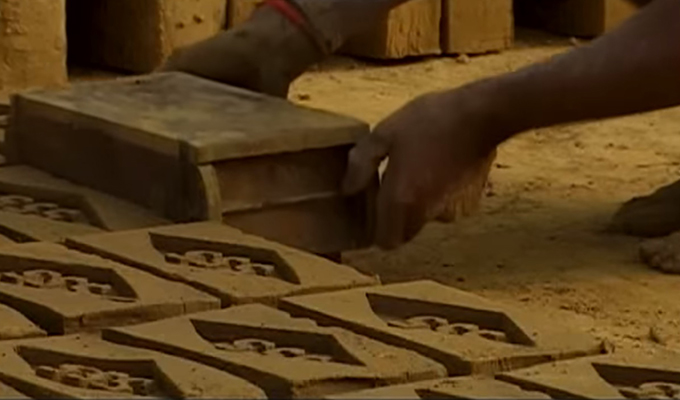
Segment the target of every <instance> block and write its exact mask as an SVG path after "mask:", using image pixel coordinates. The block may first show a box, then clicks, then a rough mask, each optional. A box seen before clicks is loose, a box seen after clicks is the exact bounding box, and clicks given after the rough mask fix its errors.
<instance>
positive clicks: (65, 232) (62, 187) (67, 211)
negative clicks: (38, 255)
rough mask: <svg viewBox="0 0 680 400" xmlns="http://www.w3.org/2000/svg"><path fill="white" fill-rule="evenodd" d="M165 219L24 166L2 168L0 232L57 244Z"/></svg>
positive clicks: (13, 238) (22, 239)
mask: <svg viewBox="0 0 680 400" xmlns="http://www.w3.org/2000/svg"><path fill="white" fill-rule="evenodd" d="M166 223H167V221H166V220H163V219H161V218H159V217H156V216H153V215H152V214H151V213H150V212H148V211H146V210H144V209H142V208H141V207H139V206H136V205H133V204H131V203H129V202H127V201H123V200H119V199H116V198H114V197H112V196H110V195H107V194H104V193H101V192H97V191H95V190H92V189H88V188H86V187H82V186H78V185H74V184H72V183H70V182H67V181H65V180H62V179H58V178H55V177H54V176H51V175H49V174H47V173H44V172H42V171H39V170H36V169H33V168H30V167H26V166H20V165H17V166H7V167H3V168H0V234H2V235H3V236H5V237H6V238H7V239H8V240H4V241H3V240H0V243H7V242H9V241H10V240H11V241H14V242H27V241H48V242H60V241H62V240H63V239H64V238H65V237H67V236H74V235H83V234H92V233H98V232H104V231H115V230H124V229H135V228H142V227H149V226H158V225H162V224H166Z"/></svg>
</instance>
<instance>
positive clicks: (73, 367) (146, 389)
mask: <svg viewBox="0 0 680 400" xmlns="http://www.w3.org/2000/svg"><path fill="white" fill-rule="evenodd" d="M35 374H36V375H37V376H39V377H41V378H45V379H49V380H51V381H53V382H57V383H61V384H63V385H67V386H72V387H76V388H83V389H93V390H101V391H105V392H109V393H115V394H117V395H126V394H127V395H136V396H161V395H162V393H161V391H160V390H159V388H158V387H157V385H156V382H154V381H153V380H151V379H147V378H143V377H135V376H130V375H129V374H127V373H125V372H120V371H103V370H101V369H99V368H95V367H91V366H86V365H79V364H60V365H59V366H57V367H53V366H50V365H39V366H37V367H35Z"/></svg>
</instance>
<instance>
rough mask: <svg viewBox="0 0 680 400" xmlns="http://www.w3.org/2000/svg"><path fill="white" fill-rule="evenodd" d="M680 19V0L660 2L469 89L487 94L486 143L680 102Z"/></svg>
mask: <svg viewBox="0 0 680 400" xmlns="http://www.w3.org/2000/svg"><path fill="white" fill-rule="evenodd" d="M679 17H680V0H655V1H653V2H652V3H651V4H650V5H648V6H647V7H646V8H644V9H643V10H642V11H640V12H639V14H638V15H636V16H635V17H633V18H631V20H629V21H628V22H626V23H624V24H623V25H622V26H621V27H620V28H618V29H616V30H615V31H613V32H611V33H610V34H607V35H605V36H602V37H601V38H599V39H597V40H595V41H593V42H592V43H591V44H589V45H587V46H583V47H580V48H578V49H575V50H573V51H571V52H569V53H566V54H563V55H560V56H557V57H555V58H554V59H552V60H551V61H549V62H546V63H542V64H536V65H533V66H530V67H527V68H524V69H522V70H519V71H517V72H515V73H511V74H507V75H503V76H500V77H496V78H491V79H487V80H484V81H480V82H477V83H473V84H471V85H468V86H467V87H463V88H461V89H460V90H459V91H460V92H474V96H472V98H475V99H479V100H478V101H479V102H480V104H479V110H483V111H482V112H480V117H481V118H483V121H480V123H482V124H484V125H485V128H486V129H483V130H482V131H483V132H485V135H487V136H486V137H484V138H482V139H483V140H484V142H485V145H486V146H487V147H494V146H496V145H497V144H499V143H501V142H502V141H504V140H506V139H508V138H509V137H511V136H513V135H515V134H517V133H520V132H523V131H526V130H528V129H532V128H538V127H546V126H551V125H556V124H561V123H569V122H577V121H584V120H590V119H600V118H609V117H616V116H622V115H627V114H633V113H639V112H645V111H651V110H657V109H662V108H666V107H672V106H677V105H680V23H678V18H679ZM456 92H458V91H453V92H452V94H455V93H456ZM468 97H469V96H468Z"/></svg>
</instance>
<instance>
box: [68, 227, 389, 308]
mask: <svg viewBox="0 0 680 400" xmlns="http://www.w3.org/2000/svg"><path fill="white" fill-rule="evenodd" d="M67 246H69V247H72V248H75V249H78V250H81V251H85V252H89V253H93V254H97V255H99V256H102V257H106V258H109V259H112V260H115V261H118V262H120V263H123V264H126V265H130V266H133V267H135V268H139V269H141V270H144V271H147V272H150V273H152V274H154V275H157V276H159V277H163V278H165V279H170V280H175V281H178V282H184V283H187V284H189V285H191V286H193V287H195V288H197V289H200V290H203V291H205V292H208V293H210V294H212V295H214V296H216V297H219V298H220V299H221V300H222V304H223V306H228V305H233V304H244V303H252V302H262V303H269V304H275V303H276V302H277V300H278V299H280V298H281V297H284V296H290V295H293V294H299V293H313V292H322V291H332V290H339V289H345V288H351V287H361V286H369V285H375V284H378V283H379V281H378V279H377V278H375V277H370V276H367V275H364V274H361V273H360V272H358V271H356V270H355V269H353V268H351V267H348V266H344V265H340V264H335V263H332V262H330V261H328V260H325V259H323V258H321V257H317V256H314V255H311V254H309V253H305V252H302V251H300V250H296V249H293V248H291V247H287V246H284V245H281V244H278V243H274V242H271V241H268V240H266V239H262V238H260V237H257V236H253V235H248V234H245V233H243V232H241V231H239V230H236V229H233V228H230V227H227V226H225V225H222V224H218V223H212V222H205V223H192V224H183V225H173V226H168V227H159V228H152V229H148V230H139V231H132V232H119V233H107V234H101V235H89V236H78V237H73V238H69V239H68V240H67Z"/></svg>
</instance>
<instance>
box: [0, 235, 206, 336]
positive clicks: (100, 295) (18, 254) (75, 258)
mask: <svg viewBox="0 0 680 400" xmlns="http://www.w3.org/2000/svg"><path fill="white" fill-rule="evenodd" d="M95 287H96V288H97V290H94V288H95ZM102 287H104V288H105V289H102ZM0 303H3V304H6V305H8V306H10V307H12V308H14V309H15V310H17V311H19V312H21V313H22V314H23V315H25V316H26V317H27V318H29V319H30V320H31V321H34V322H35V323H37V324H39V325H40V327H41V328H42V329H44V330H46V331H47V332H48V333H69V332H75V331H80V330H90V329H95V328H100V327H104V326H112V325H124V324H130V323H136V322H141V321H150V320H155V319H159V318H165V317H172V316H177V315H181V314H184V313H190V312H197V311H205V310H210V309H215V308H219V300H218V299H217V298H214V297H212V296H209V295H208V294H205V293H203V292H200V291H198V290H196V289H193V288H191V287H189V286H187V285H183V284H180V283H175V282H169V281H166V280H163V279H161V278H157V277H155V276H153V275H151V274H148V273H146V272H143V271H139V270H137V269H135V268H131V267H127V266H124V265H121V264H118V263H115V262H113V261H108V260H104V259H102V258H99V257H97V256H93V255H87V254H82V253H78V252H76V251H74V250H69V249H67V248H65V247H63V246H61V245H58V244H53V243H29V244H21V245H14V246H5V247H2V248H0Z"/></svg>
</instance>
